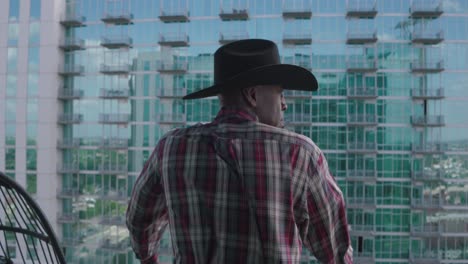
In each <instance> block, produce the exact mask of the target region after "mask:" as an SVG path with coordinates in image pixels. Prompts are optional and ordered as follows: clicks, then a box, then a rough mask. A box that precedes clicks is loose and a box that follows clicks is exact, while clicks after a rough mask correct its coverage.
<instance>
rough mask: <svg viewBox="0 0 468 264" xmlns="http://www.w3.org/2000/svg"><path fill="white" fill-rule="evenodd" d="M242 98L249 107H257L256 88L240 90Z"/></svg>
mask: <svg viewBox="0 0 468 264" xmlns="http://www.w3.org/2000/svg"><path fill="white" fill-rule="evenodd" d="M242 96H244V99H245V101H246V102H247V104H248V105H249V106H250V107H257V89H256V86H250V87H247V88H244V89H242Z"/></svg>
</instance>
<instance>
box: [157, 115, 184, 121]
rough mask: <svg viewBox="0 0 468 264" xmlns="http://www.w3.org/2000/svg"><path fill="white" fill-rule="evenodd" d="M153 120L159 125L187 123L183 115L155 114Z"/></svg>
mask: <svg viewBox="0 0 468 264" xmlns="http://www.w3.org/2000/svg"><path fill="white" fill-rule="evenodd" d="M155 119H156V121H157V122H159V123H184V122H186V121H187V118H186V116H185V114H177V113H173V114H156V116H155Z"/></svg>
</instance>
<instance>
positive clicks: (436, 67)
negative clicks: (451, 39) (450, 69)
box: [410, 60, 444, 72]
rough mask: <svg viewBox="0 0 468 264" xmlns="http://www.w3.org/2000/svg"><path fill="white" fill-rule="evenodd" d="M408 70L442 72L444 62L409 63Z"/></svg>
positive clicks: (416, 61) (417, 61)
mask: <svg viewBox="0 0 468 264" xmlns="http://www.w3.org/2000/svg"><path fill="white" fill-rule="evenodd" d="M410 68H411V70H412V71H428V72H432V71H442V70H444V61H442V60H440V61H421V60H415V61H413V62H411V64H410Z"/></svg>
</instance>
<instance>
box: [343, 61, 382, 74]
mask: <svg viewBox="0 0 468 264" xmlns="http://www.w3.org/2000/svg"><path fill="white" fill-rule="evenodd" d="M346 70H347V71H348V72H375V71H377V62H376V61H375V60H357V59H351V60H347V61H346Z"/></svg>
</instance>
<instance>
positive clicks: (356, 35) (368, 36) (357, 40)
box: [346, 32, 377, 44]
mask: <svg viewBox="0 0 468 264" xmlns="http://www.w3.org/2000/svg"><path fill="white" fill-rule="evenodd" d="M375 42H377V32H348V34H346V44H366V43H375Z"/></svg>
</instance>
